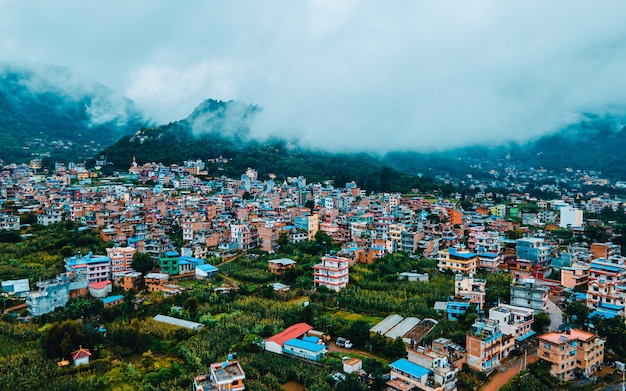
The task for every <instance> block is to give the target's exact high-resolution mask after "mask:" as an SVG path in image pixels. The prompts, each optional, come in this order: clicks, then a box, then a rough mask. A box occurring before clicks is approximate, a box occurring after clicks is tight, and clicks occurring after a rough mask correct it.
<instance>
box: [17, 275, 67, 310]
mask: <svg viewBox="0 0 626 391" xmlns="http://www.w3.org/2000/svg"><path fill="white" fill-rule="evenodd" d="M37 288H38V289H37V290H36V291H32V292H29V293H28V295H27V296H26V304H27V305H28V313H29V314H30V315H31V316H41V315H43V314H47V313H49V312H52V311H54V310H55V309H57V308H59V307H65V305H66V304H67V302H68V300H69V297H70V279H69V276H68V275H67V273H65V274H62V275H60V276H59V277H57V278H55V279H52V280H48V281H40V282H38V283H37Z"/></svg>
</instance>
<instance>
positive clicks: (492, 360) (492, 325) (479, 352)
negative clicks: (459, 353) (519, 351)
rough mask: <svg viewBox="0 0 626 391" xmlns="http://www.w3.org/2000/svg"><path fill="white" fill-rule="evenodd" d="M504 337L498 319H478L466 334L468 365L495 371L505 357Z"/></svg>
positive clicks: (475, 368) (480, 369) (481, 370)
mask: <svg viewBox="0 0 626 391" xmlns="http://www.w3.org/2000/svg"><path fill="white" fill-rule="evenodd" d="M503 337H504V335H503V334H502V331H501V330H500V324H499V323H498V322H497V321H495V320H493V319H486V320H480V319H479V320H476V322H474V324H473V325H472V330H471V331H470V332H469V333H468V334H466V336H465V349H467V356H466V359H467V365H469V367H470V368H472V369H474V370H476V371H479V372H486V373H490V372H492V371H494V370H495V369H496V368H497V367H498V366H499V365H500V360H501V359H502V358H503V357H502V345H503Z"/></svg>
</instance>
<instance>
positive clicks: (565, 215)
mask: <svg viewBox="0 0 626 391" xmlns="http://www.w3.org/2000/svg"><path fill="white" fill-rule="evenodd" d="M560 213H561V221H560V223H559V227H561V228H581V227H582V226H583V211H582V210H580V209H577V208H573V207H571V206H566V207H563V208H561V209H560Z"/></svg>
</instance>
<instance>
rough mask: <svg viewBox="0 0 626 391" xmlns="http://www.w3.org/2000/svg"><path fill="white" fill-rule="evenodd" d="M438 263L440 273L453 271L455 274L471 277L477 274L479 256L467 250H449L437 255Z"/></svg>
mask: <svg viewBox="0 0 626 391" xmlns="http://www.w3.org/2000/svg"><path fill="white" fill-rule="evenodd" d="M437 261H438V263H437V268H438V269H439V271H442V272H443V271H446V270H451V271H453V272H454V273H461V274H463V275H466V276H469V275H471V274H476V268H477V267H478V254H476V253H474V252H471V251H467V250H460V249H459V250H457V249H456V248H449V249H446V250H441V251H439V252H438V253H437Z"/></svg>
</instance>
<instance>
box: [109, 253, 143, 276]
mask: <svg viewBox="0 0 626 391" xmlns="http://www.w3.org/2000/svg"><path fill="white" fill-rule="evenodd" d="M106 251H107V257H109V258H110V259H111V271H112V272H125V271H129V270H132V268H133V267H132V263H133V255H134V254H135V253H136V252H137V250H136V249H135V248H133V247H112V248H107V249H106Z"/></svg>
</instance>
